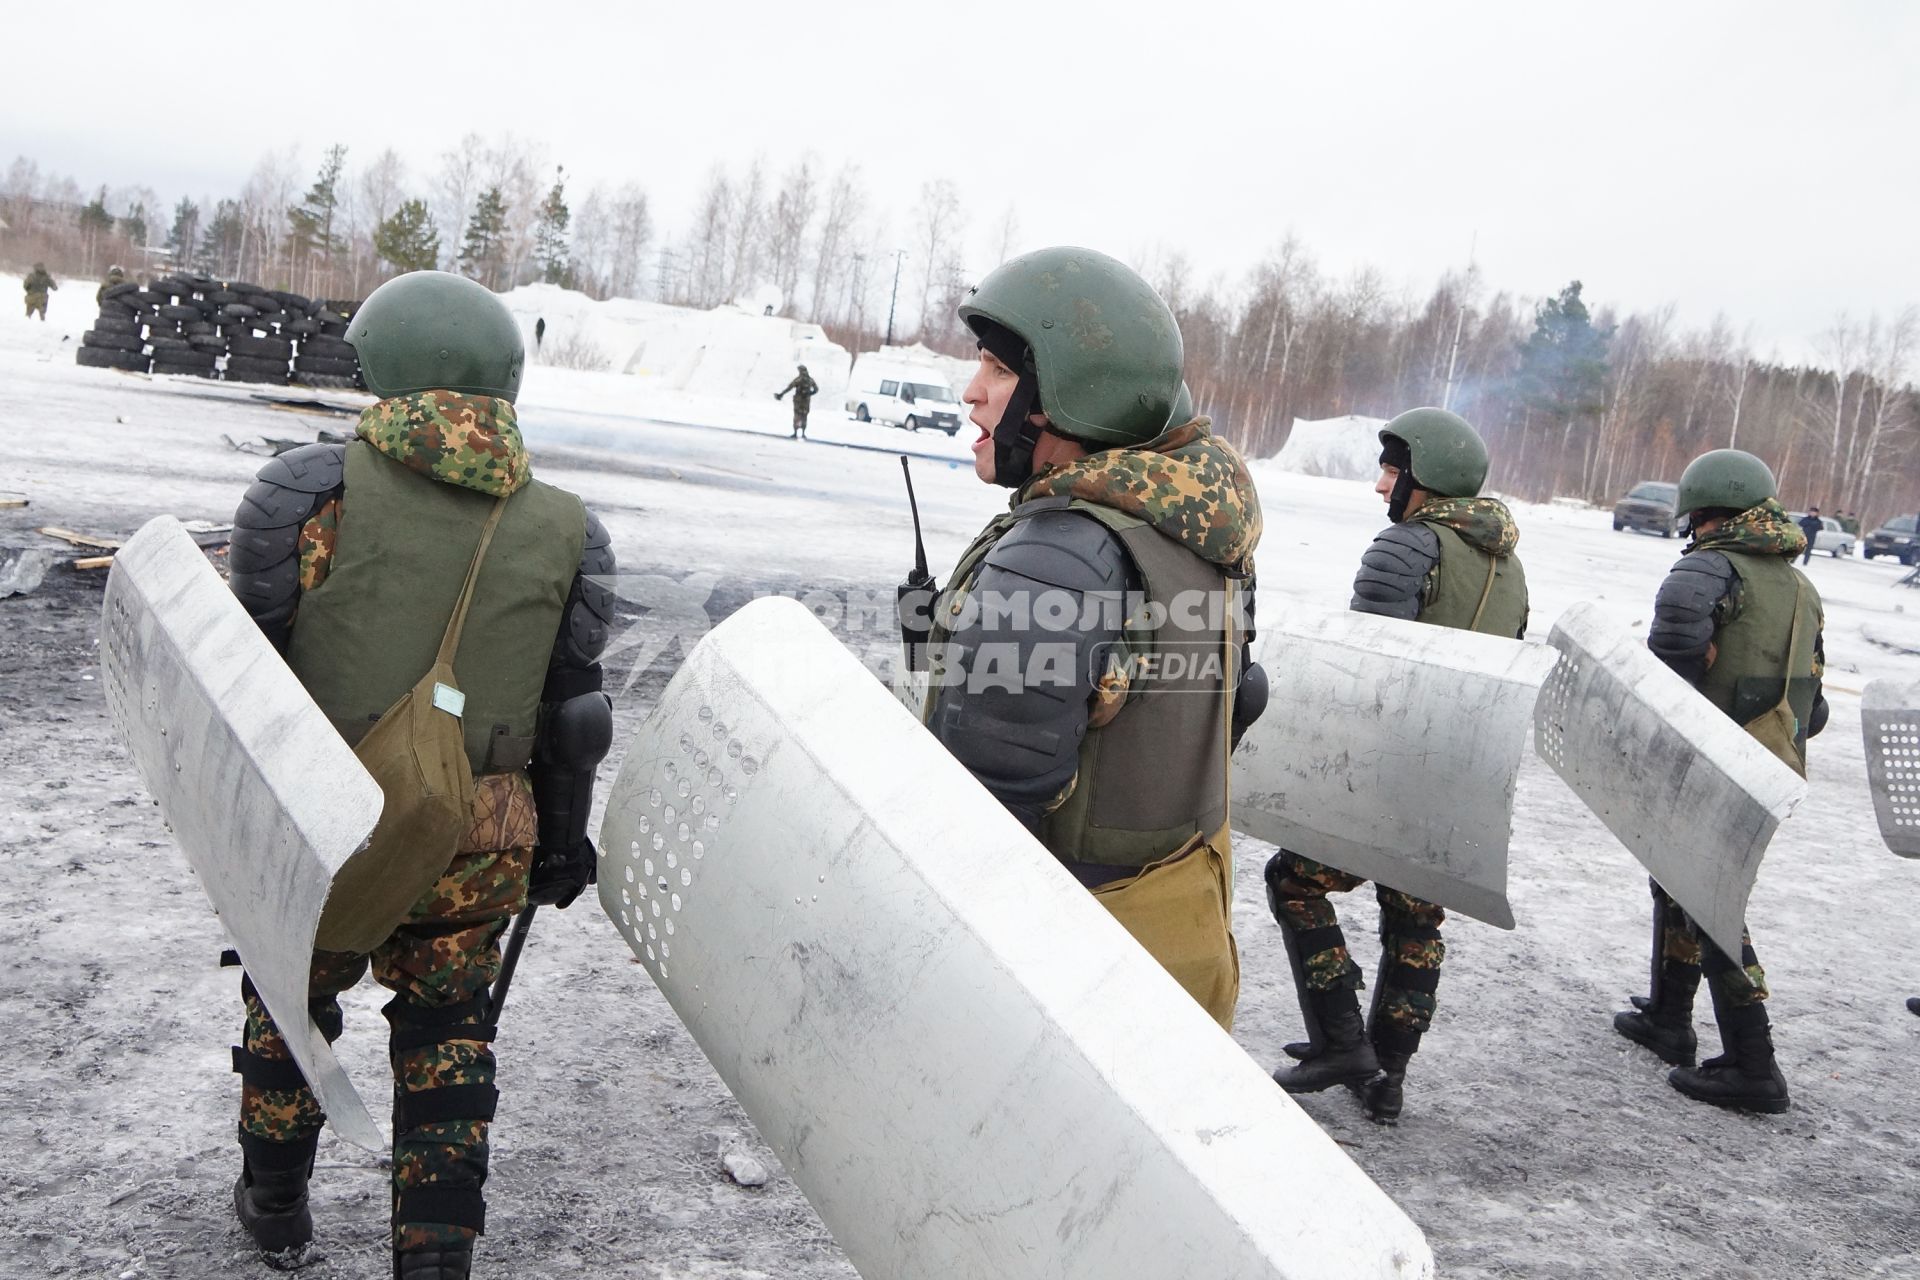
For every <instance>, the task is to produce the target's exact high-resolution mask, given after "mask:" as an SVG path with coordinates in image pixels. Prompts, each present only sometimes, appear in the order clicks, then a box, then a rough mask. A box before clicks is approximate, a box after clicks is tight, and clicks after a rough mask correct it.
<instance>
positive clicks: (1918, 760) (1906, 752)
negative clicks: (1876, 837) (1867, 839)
mask: <svg viewBox="0 0 1920 1280" xmlns="http://www.w3.org/2000/svg"><path fill="white" fill-rule="evenodd" d="M1860 736H1861V737H1862V738H1863V739H1865V741H1866V746H1867V789H1868V790H1870V791H1871V792H1873V814H1874V817H1876V818H1878V819H1879V820H1880V838H1881V839H1882V840H1885V841H1886V842H1887V848H1889V849H1891V850H1893V851H1894V852H1895V853H1897V854H1899V855H1900V856H1901V857H1903V858H1920V681H1913V680H1875V681H1874V682H1873V683H1872V684H1870V685H1868V686H1867V690H1866V692H1865V693H1864V694H1862V695H1861V696H1860Z"/></svg>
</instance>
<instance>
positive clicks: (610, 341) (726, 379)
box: [500, 284, 853, 400]
mask: <svg viewBox="0 0 1920 1280" xmlns="http://www.w3.org/2000/svg"><path fill="white" fill-rule="evenodd" d="M500 299H501V301H502V302H504V303H506V304H507V310H509V311H511V312H512V313H513V315H514V317H515V319H517V320H518V321H519V322H520V329H521V332H522V333H523V334H524V335H525V336H526V341H527V350H528V352H529V353H531V354H532V355H533V359H532V362H531V363H533V364H536V365H539V364H560V365H568V364H571V363H573V360H572V358H571V357H573V356H575V355H576V354H586V355H588V356H589V360H588V361H587V362H585V363H584V366H582V365H576V366H575V367H589V368H591V367H596V366H597V367H598V368H601V369H606V370H611V371H613V372H616V373H625V374H630V375H633V376H635V377H638V378H640V379H643V380H645V381H646V382H648V383H650V384H651V385H652V386H653V387H655V388H657V389H659V390H664V391H677V392H685V393H687V394H690V395H694V396H702V397H720V398H727V399H739V400H750V399H764V398H768V397H771V396H772V395H773V393H774V392H776V391H778V390H780V388H782V387H784V386H786V385H787V383H788V382H789V381H791V380H792V378H793V374H794V369H795V366H797V365H802V364H804V365H806V366H807V372H808V373H810V374H812V375H813V380H814V381H815V382H816V383H818V384H819V385H820V391H821V394H822V395H823V396H825V397H831V396H835V395H838V394H839V393H840V392H842V391H844V390H845V389H846V385H847V374H848V372H849V370H850V369H851V368H852V365H853V359H852V357H851V356H849V355H848V354H847V350H846V348H844V347H842V346H840V345H839V344H838V343H835V342H834V341H832V340H831V339H829V338H828V337H827V334H826V331H825V330H824V329H822V328H821V327H820V326H819V325H817V324H806V323H803V322H801V321H797V320H790V319H788V318H786V317H784V316H770V315H765V314H762V310H764V308H763V309H762V310H749V309H748V308H746V307H740V306H735V305H732V304H730V303H729V304H723V305H721V306H718V307H715V308H713V309H712V310H711V311H698V310H695V309H693V308H691V307H674V306H668V305H667V304H665V303H660V302H639V301H636V300H635V299H632V298H609V299H607V300H606V301H605V302H598V301H595V300H594V299H592V298H589V297H588V296H587V295H586V294H584V293H577V292H575V291H573V290H571V289H562V288H560V287H559V286H558V285H551V284H530V285H523V286H521V287H520V288H518V289H514V290H512V291H511V292H509V293H504V294H502V295H500ZM543 319H544V320H545V321H546V322H547V327H546V333H545V335H544V337H543V338H542V340H541V343H540V346H539V349H538V351H537V352H536V351H535V347H534V338H533V334H534V328H535V325H536V323H537V322H538V321H540V320H543ZM595 354H597V356H598V359H597V360H593V359H591V357H592V356H593V355H595Z"/></svg>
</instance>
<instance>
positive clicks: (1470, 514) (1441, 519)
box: [1407, 498, 1520, 556]
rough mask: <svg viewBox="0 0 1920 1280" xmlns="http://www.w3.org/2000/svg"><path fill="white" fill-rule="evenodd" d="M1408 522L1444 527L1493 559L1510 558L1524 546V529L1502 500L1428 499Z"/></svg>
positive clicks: (1409, 517)
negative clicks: (1493, 557) (1516, 521)
mask: <svg viewBox="0 0 1920 1280" xmlns="http://www.w3.org/2000/svg"><path fill="white" fill-rule="evenodd" d="M1407 519H1409V520H1418V521H1420V522H1422V523H1423V524H1443V525H1445V526H1446V527H1447V528H1449V529H1451V530H1453V531H1454V532H1455V533H1457V534H1459V535H1460V536H1461V537H1462V538H1464V539H1466V542H1467V545H1468V546H1470V547H1472V548H1474V549H1475V550H1476V551H1484V552H1486V553H1487V554H1488V555H1491V556H1510V555H1512V554H1513V549H1514V548H1515V547H1517V546H1519V545H1520V526H1519V525H1517V524H1515V523H1514V522H1513V513H1512V512H1511V511H1508V510H1507V506H1506V504H1505V503H1504V502H1501V501H1500V500H1499V499H1498V498H1428V499H1427V500H1426V501H1425V502H1423V503H1421V504H1420V507H1419V509H1418V510H1416V511H1414V512H1413V513H1412V514H1411V515H1409V516H1408V517H1407Z"/></svg>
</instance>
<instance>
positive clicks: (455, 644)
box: [434, 498, 507, 667]
mask: <svg viewBox="0 0 1920 1280" xmlns="http://www.w3.org/2000/svg"><path fill="white" fill-rule="evenodd" d="M506 509H507V500H506V499H505V498H496V499H495V500H494V503H493V511H492V512H491V513H489V514H488V516H487V523H486V524H485V525H483V526H482V527H481V529H480V545H479V546H478V547H477V548H475V549H474V553H473V563H472V564H470V565H468V566H467V585H466V586H464V587H462V588H460V603H459V604H457V605H455V606H454V607H453V617H452V618H451V619H449V620H448V622H447V631H446V634H445V635H443V636H441V637H440V652H439V654H438V655H437V656H436V657H435V658H434V661H435V662H436V663H438V664H439V665H440V666H443V667H450V666H452V665H453V659H454V655H455V654H457V653H459V652H460V632H461V631H462V630H463V629H464V628H465V627H466V625H467V608H468V606H470V605H471V604H472V603H473V588H474V584H475V583H477V582H479V581H480V564H481V562H482V561H484V560H485V559H486V558H487V548H488V546H490V545H491V544H492V543H493V531H494V530H495V529H497V528H499V527H500V515H501V513H502V512H504V511H505V510H506Z"/></svg>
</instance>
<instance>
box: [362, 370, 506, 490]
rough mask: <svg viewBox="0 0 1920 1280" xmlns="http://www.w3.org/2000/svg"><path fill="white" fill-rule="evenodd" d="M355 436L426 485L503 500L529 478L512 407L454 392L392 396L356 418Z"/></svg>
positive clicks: (490, 399)
mask: <svg viewBox="0 0 1920 1280" xmlns="http://www.w3.org/2000/svg"><path fill="white" fill-rule="evenodd" d="M354 434H356V435H358V436H359V437H360V438H361V439H362V440H365V441H366V442H367V443H368V444H370V445H372V446H373V447H374V448H375V449H377V450H379V451H380V452H381V453H383V454H385V455H386V456H387V457H389V458H392V459H393V460H394V461H395V462H397V463H399V464H400V465H401V466H403V467H406V468H407V469H408V470H411V471H418V472H419V473H420V474H421V475H423V476H426V477H427V478H428V479H429V480H438V481H440V482H441V483H442V484H451V485H457V486H459V487H460V488H462V489H472V490H474V491H475V492H476V493H486V494H491V495H493V496H494V497H496V498H504V497H506V496H507V495H508V494H510V493H512V492H513V491H514V490H516V489H518V488H520V486H521V485H524V484H525V483H526V482H527V481H528V480H529V479H531V478H532V476H533V467H532V464H531V463H529V462H528V460H527V447H526V445H524V444H522V443H521V441H520V424H519V419H518V418H516V417H515V416H514V412H513V403H512V402H511V401H508V400H502V399H499V398H497V397H495V396H471V395H463V394H461V393H460V392H457V391H415V392H411V393H409V394H407V395H404V396H394V397H392V398H391V399H388V400H382V401H380V402H379V403H378V404H375V405H373V406H371V407H369V408H368V409H367V410H366V411H365V412H364V413H362V414H361V415H360V425H359V426H358V427H357V428H355V430H354Z"/></svg>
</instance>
